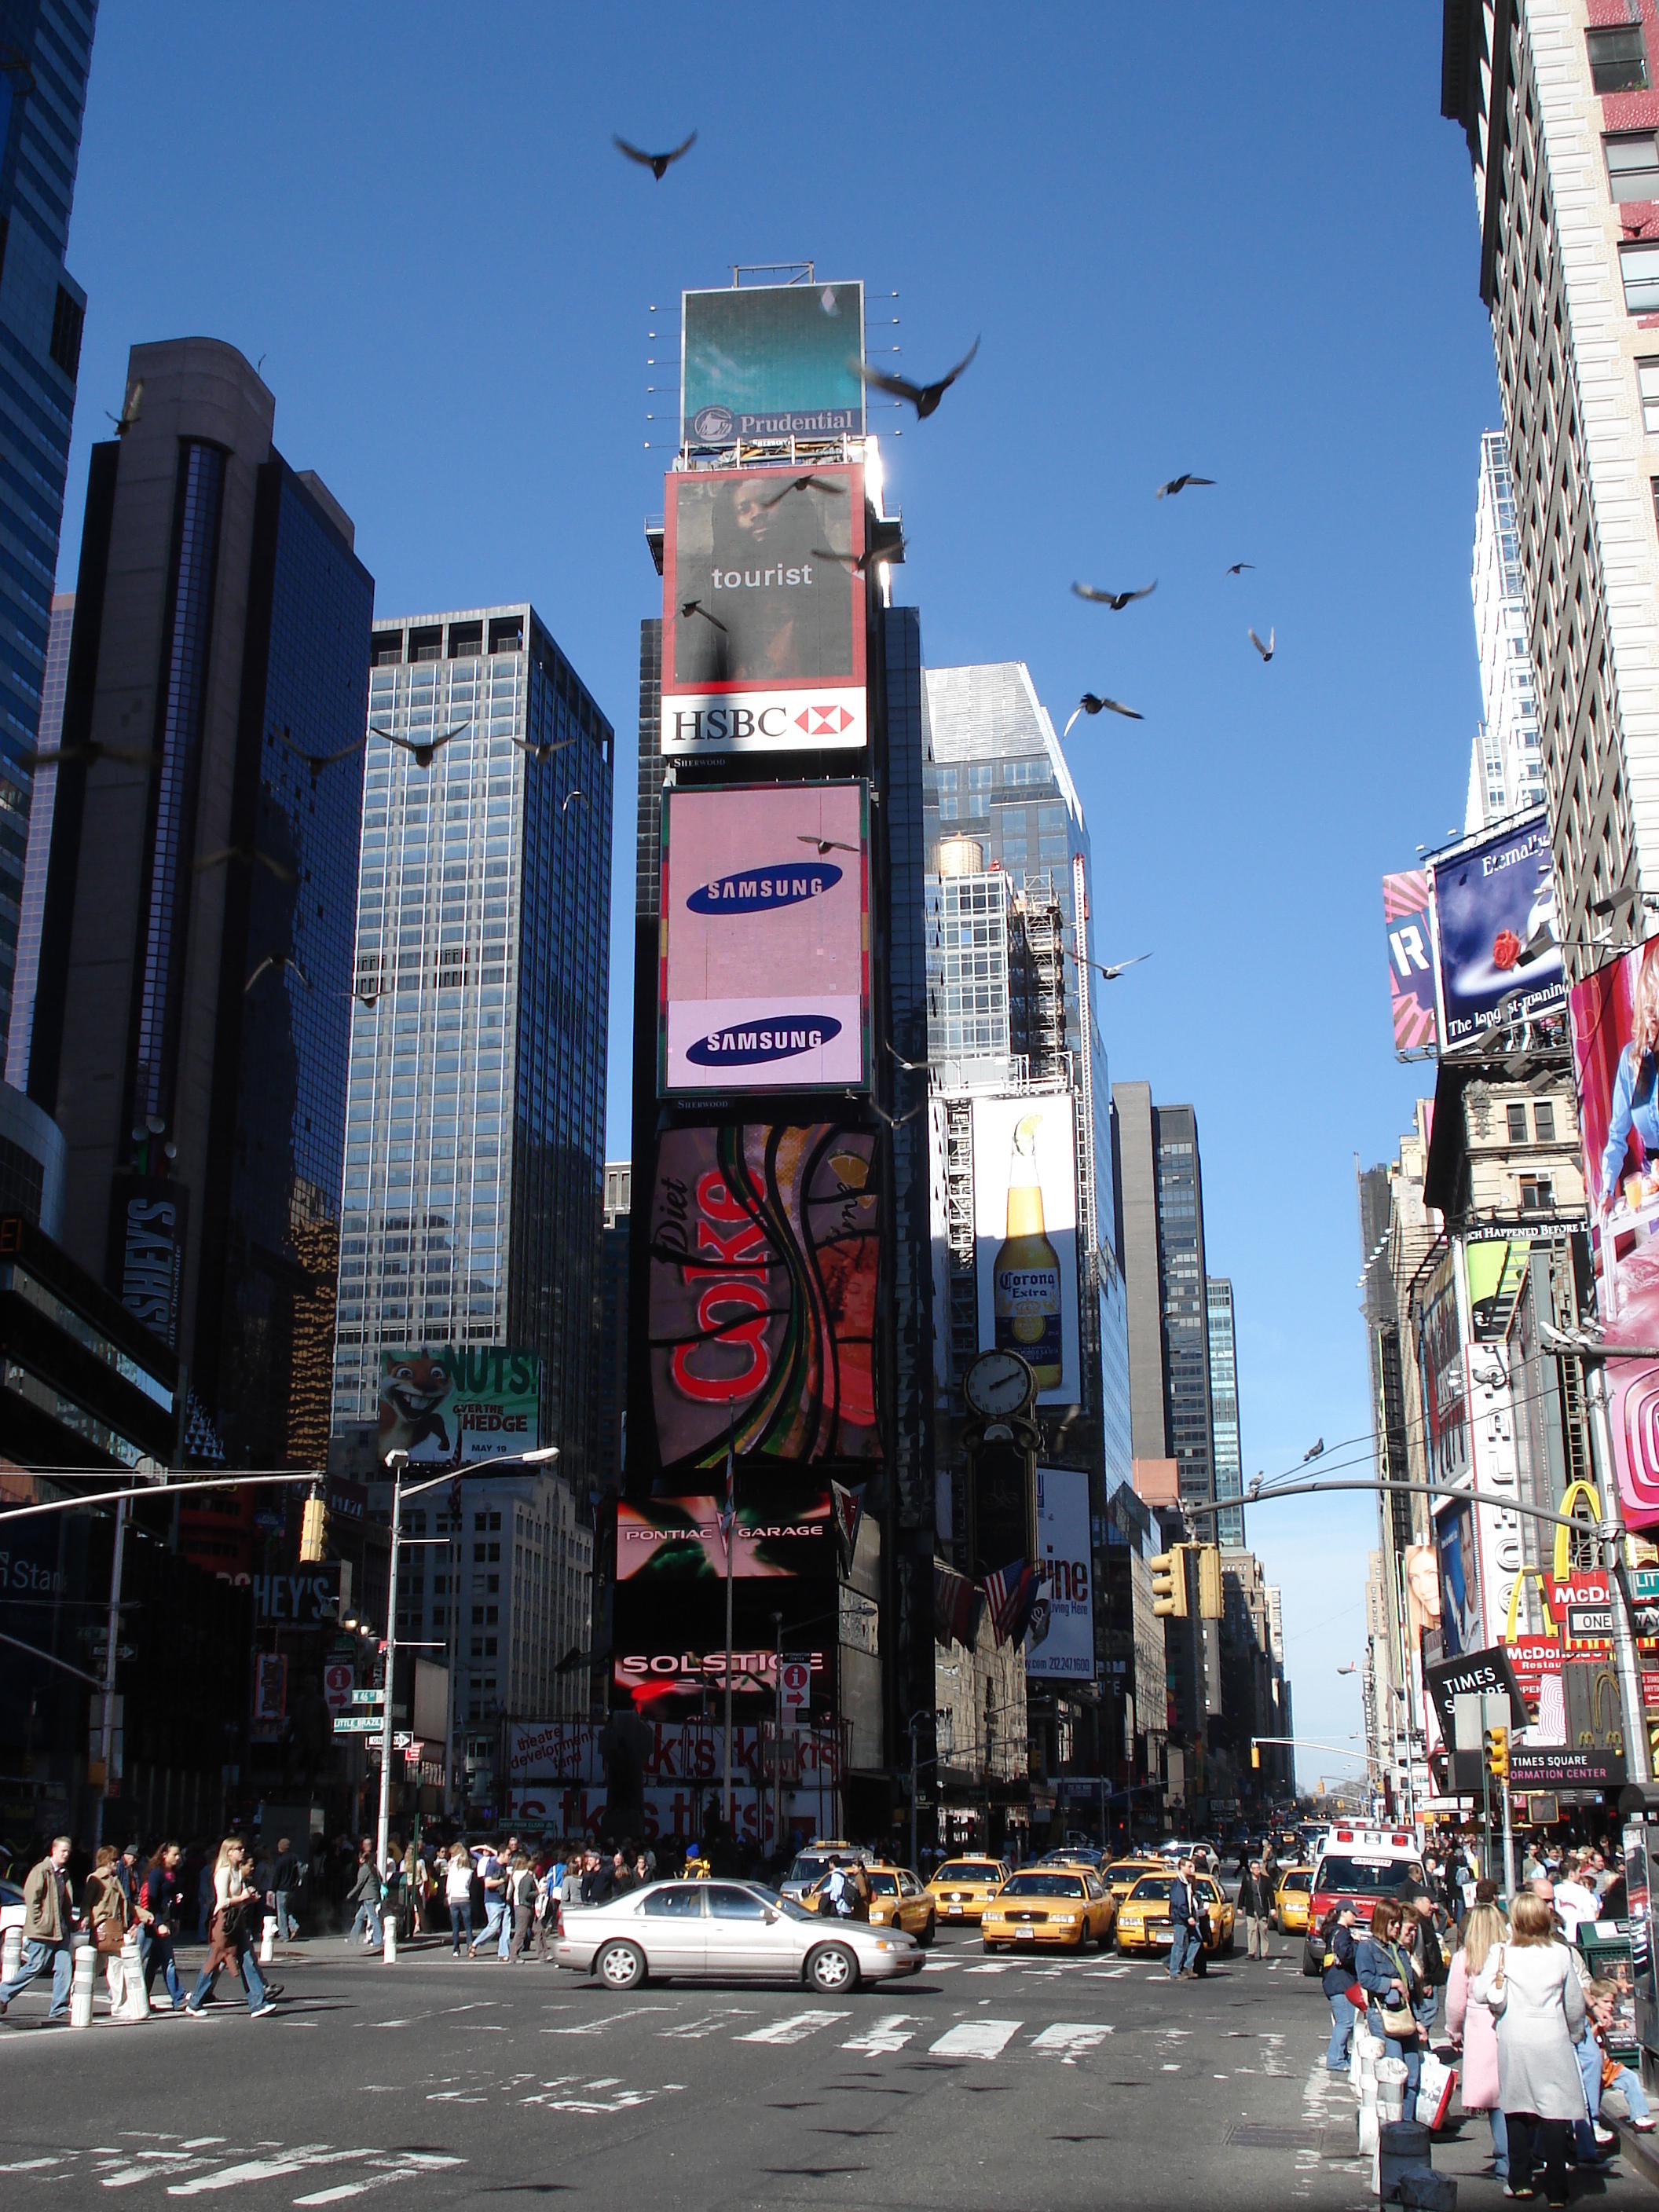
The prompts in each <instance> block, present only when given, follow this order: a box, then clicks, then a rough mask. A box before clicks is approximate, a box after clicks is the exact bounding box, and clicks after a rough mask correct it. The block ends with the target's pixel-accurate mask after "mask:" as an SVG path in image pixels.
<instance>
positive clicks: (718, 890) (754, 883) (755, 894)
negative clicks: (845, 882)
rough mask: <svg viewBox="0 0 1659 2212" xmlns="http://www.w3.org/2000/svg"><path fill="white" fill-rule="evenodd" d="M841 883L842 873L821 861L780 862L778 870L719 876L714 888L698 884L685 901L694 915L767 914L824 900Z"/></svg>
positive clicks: (760, 869)
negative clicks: (808, 863)
mask: <svg viewBox="0 0 1659 2212" xmlns="http://www.w3.org/2000/svg"><path fill="white" fill-rule="evenodd" d="M840 881H841V870H840V869H839V868H837V867H836V866H834V865H833V864H832V863H830V862H827V861H823V860H818V861H815V862H813V863H812V865H811V866H810V867H802V866H799V863H797V862H793V861H789V860H784V861H781V862H780V863H779V864H778V866H775V867H770V868H755V869H750V870H745V872H744V873H743V874H742V875H740V876H720V877H719V878H717V879H716V880H715V881H714V883H712V884H698V886H697V888H696V890H694V891H693V892H692V893H691V896H690V897H689V898H688V899H687V900H686V902H685V903H686V905H687V906H688V907H689V908H690V910H691V912H692V913H693V914H764V913H766V912H767V911H768V909H769V908H772V907H780V906H798V905H799V903H800V902H801V901H802V900H803V899H810V898H821V897H822V896H823V893H824V892H825V891H827V890H834V888H835V886H836V884H838V883H839V882H840Z"/></svg>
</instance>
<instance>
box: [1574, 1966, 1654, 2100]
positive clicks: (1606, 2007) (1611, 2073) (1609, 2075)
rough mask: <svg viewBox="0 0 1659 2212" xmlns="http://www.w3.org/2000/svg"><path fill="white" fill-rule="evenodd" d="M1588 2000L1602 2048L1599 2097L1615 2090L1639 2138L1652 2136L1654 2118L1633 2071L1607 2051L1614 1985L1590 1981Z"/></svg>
mask: <svg viewBox="0 0 1659 2212" xmlns="http://www.w3.org/2000/svg"><path fill="white" fill-rule="evenodd" d="M1584 1994H1585V1996H1587V1997H1588V1998H1589V2014H1590V2021H1591V2023H1592V2025H1593V2027H1594V2029H1595V2039H1596V2041H1597V2042H1598V2043H1599V2044H1600V2045H1601V2094H1602V2095H1603V2096H1604V2097H1605V2096H1606V2095H1607V2091H1608V2090H1609V2089H1617V2090H1618V2091H1619V2093H1620V2095H1621V2096H1622V2097H1623V2098H1624V2100H1625V2102H1626V2104H1627V2105H1628V2106H1630V2124H1631V2125H1632V2127H1633V2128H1634V2129H1635V2130H1636V2132H1637V2134H1638V2135H1639V2136H1648V2135H1651V2134H1652V2133H1653V2116H1652V2114H1651V2113H1650V2111H1649V2110H1648V2100H1647V2093H1646V2091H1645V2090H1644V2088H1643V2087H1642V2082H1641V2077H1640V2076H1639V2075H1638V2074H1637V2072H1636V2070H1635V2069H1634V2068H1633V2067H1630V2066H1625V2065H1622V2064H1620V2061H1619V2060H1618V2059H1616V2058H1614V2057H1611V2056H1610V2054H1609V2053H1608V2051H1607V2038H1608V2036H1609V2034H1610V2033H1612V2031H1613V2018H1614V2011H1615V2008H1616V2006H1617V2004H1618V2001H1619V1984H1617V1982H1609V1981H1602V1980H1598V1981H1593V1982H1592V1983H1591V1984H1589V1988H1588V1989H1587V1990H1585V1992H1584Z"/></svg>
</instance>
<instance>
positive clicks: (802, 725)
mask: <svg viewBox="0 0 1659 2212" xmlns="http://www.w3.org/2000/svg"><path fill="white" fill-rule="evenodd" d="M661 727H662V749H663V751H664V752H665V753H669V754H682V755H685V754H696V753H705V754H706V753H745V752H757V753H758V752H808V751H815V750H818V749H819V748H823V750H842V749H846V750H852V749H853V748H854V747H861V746H863V745H864V744H866V743H867V742H868V738H869V708H868V703H867V702H866V697H865V693H864V690H863V688H862V686H860V685H857V684H849V685H848V686H847V687H846V688H845V689H843V688H842V686H841V685H840V684H825V685H824V686H823V689H822V690H818V689H817V688H815V689H814V690H811V691H809V690H805V689H804V688H803V689H802V690H799V691H762V690H753V691H694V690H684V691H671V692H665V694H664V695H663V701H662V725H661Z"/></svg>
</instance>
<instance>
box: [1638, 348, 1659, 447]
mask: <svg viewBox="0 0 1659 2212" xmlns="http://www.w3.org/2000/svg"><path fill="white" fill-rule="evenodd" d="M1636 389H1637V392H1638V395H1639V397H1640V398H1641V402H1642V428H1644V430H1659V361H1656V360H1654V359H1652V358H1651V357H1650V358H1649V359H1648V360H1646V361H1638V362H1637V364H1636Z"/></svg>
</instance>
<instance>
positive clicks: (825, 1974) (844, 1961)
mask: <svg viewBox="0 0 1659 2212" xmlns="http://www.w3.org/2000/svg"><path fill="white" fill-rule="evenodd" d="M806 1978H807V1980H808V1981H809V1982H811V1984H812V1987H813V1988H814V1989H815V1990H817V1991H818V1992H819V1993H820V1995H822V1996H829V1997H834V1996H842V1995H844V1994H845V1992H847V1991H848V1990H855V1989H857V1987H858V1985H859V1962H858V1960H856V1959H855V1958H854V1955H853V1954H852V1952H851V1951H849V1950H848V1948H847V1946H846V1944H845V1943H823V1944H820V1945H819V1947H818V1948H817V1950H816V1951H814V1952H813V1954H812V1955H811V1958H810V1959H809V1960H807V1962H806Z"/></svg>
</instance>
